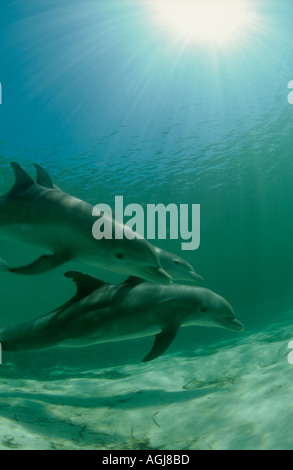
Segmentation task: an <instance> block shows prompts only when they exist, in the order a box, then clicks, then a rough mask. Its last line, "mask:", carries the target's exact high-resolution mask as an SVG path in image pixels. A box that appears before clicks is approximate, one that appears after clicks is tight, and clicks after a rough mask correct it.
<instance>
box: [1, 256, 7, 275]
mask: <svg viewBox="0 0 293 470" xmlns="http://www.w3.org/2000/svg"><path fill="white" fill-rule="evenodd" d="M8 270H9V268H8V264H7V263H6V261H4V260H3V259H1V258H0V273H3V272H6V271H8Z"/></svg>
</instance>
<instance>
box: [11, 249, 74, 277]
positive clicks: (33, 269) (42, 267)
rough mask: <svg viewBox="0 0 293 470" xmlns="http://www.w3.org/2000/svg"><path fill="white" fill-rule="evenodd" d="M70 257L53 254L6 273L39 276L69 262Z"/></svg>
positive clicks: (63, 254)
mask: <svg viewBox="0 0 293 470" xmlns="http://www.w3.org/2000/svg"><path fill="white" fill-rule="evenodd" d="M70 258H71V257H70V256H69V255H67V254H65V253H55V254H54V255H44V256H41V257H40V258H39V259H37V260H36V261H34V262H33V263H31V264H29V265H27V266H22V267H20V268H9V269H8V271H9V272H11V273H14V274H28V275H34V274H41V273H44V272H46V271H50V270H51V269H54V268H57V267H58V266H61V265H62V264H64V263H66V262H67V261H69V260H70Z"/></svg>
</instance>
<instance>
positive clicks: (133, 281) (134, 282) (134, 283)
mask: <svg viewBox="0 0 293 470" xmlns="http://www.w3.org/2000/svg"><path fill="white" fill-rule="evenodd" d="M143 282H147V281H146V280H145V279H141V278H140V277H135V276H130V277H129V278H128V279H126V281H124V282H123V284H127V285H128V286H133V287H134V286H138V285H139V284H142V283H143Z"/></svg>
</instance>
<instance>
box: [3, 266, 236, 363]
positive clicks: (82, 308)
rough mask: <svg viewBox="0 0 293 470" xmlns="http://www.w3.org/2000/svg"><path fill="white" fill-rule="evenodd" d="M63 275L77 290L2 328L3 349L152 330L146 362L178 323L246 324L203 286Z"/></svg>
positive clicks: (84, 342) (80, 342) (79, 343)
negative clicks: (39, 312) (57, 303)
mask: <svg viewBox="0 0 293 470" xmlns="http://www.w3.org/2000/svg"><path fill="white" fill-rule="evenodd" d="M65 276H66V277H68V278H71V279H73V280H74V282H75V283H76V285H77V293H76V295H75V296H74V297H73V298H72V299H71V300H69V301H68V302H66V303H65V304H64V305H63V306H62V307H60V308H59V309H57V310H55V311H53V312H51V313H49V314H47V315H45V316H42V317H40V318H38V319H36V320H33V321H30V322H28V323H24V324H21V325H19V326H13V327H8V328H3V329H1V330H0V342H1V344H2V349H3V351H25V350H26V351H33V350H40V349H48V348H52V347H56V346H71V347H84V346H90V345H93V344H98V343H106V342H112V341H121V340H129V339H132V338H142V337H147V336H153V335H154V336H155V341H154V345H153V347H152V349H151V351H150V353H149V354H148V355H147V356H146V357H145V358H144V359H143V362H148V361H152V360H153V359H155V358H157V357H159V356H161V355H162V354H163V353H164V352H165V351H166V350H167V348H168V347H169V345H170V344H171V343H172V341H173V340H174V338H175V336H176V334H177V332H178V330H179V328H180V327H181V326H183V327H185V326H192V325H200V326H208V327H218V328H225V329H228V330H233V331H239V332H240V331H243V329H244V327H243V325H242V324H241V323H240V322H239V321H238V320H237V319H236V318H235V314H234V311H233V308H232V307H231V305H230V304H229V303H228V302H227V301H226V300H225V299H224V298H223V297H220V296H219V295H217V294H215V293H214V292H212V291H210V290H208V289H205V288H202V287H197V286H190V285H189V286H187V285H180V284H173V285H171V286H162V285H157V284H152V283H148V282H145V281H143V280H141V279H138V278H134V277H130V278H129V279H128V280H127V281H126V282H125V283H123V284H119V285H111V284H107V283H105V282H103V281H100V280H98V279H95V278H94V277H92V276H89V275H84V274H81V273H79V272H75V271H72V272H68V273H66V274H65Z"/></svg>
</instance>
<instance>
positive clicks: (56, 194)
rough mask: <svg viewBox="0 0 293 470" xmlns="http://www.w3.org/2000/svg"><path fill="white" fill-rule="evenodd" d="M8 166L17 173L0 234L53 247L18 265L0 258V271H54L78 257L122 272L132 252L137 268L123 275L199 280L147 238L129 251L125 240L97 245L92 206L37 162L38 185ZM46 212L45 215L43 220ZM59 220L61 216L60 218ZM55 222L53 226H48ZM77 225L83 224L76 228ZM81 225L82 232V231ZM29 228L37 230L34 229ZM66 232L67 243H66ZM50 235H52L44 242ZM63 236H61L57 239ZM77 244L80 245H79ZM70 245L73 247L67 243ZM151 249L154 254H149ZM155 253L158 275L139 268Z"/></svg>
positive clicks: (2, 203) (1, 206)
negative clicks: (91, 227) (66, 189)
mask: <svg viewBox="0 0 293 470" xmlns="http://www.w3.org/2000/svg"><path fill="white" fill-rule="evenodd" d="M12 166H13V168H14V171H15V175H16V183H15V186H14V188H12V190H11V191H10V192H9V193H8V194H7V195H5V196H2V197H1V198H0V234H2V235H5V233H7V234H8V235H9V236H10V237H16V238H18V239H20V240H22V241H25V242H28V243H31V244H34V245H41V246H44V247H49V248H51V249H52V251H54V254H53V255H44V256H42V257H41V258H39V259H38V260H37V261H35V262H34V263H32V264H30V265H28V266H25V267H21V268H8V265H7V263H5V262H4V261H3V260H1V259H0V271H5V270H6V271H7V270H9V271H11V272H14V273H16V274H37V273H41V272H45V271H48V270H50V269H53V268H55V267H57V266H59V265H61V264H63V263H65V262H66V261H69V260H71V259H79V260H80V261H84V262H86V263H88V264H92V265H96V266H99V267H100V268H103V269H108V270H112V269H113V270H114V271H115V270H116V272H121V267H122V268H123V269H124V270H125V265H124V264H123V261H126V263H127V264H130V265H131V261H132V260H131V257H132V256H134V261H133V264H134V266H135V269H134V266H131V268H129V267H127V268H126V272H124V271H123V272H122V274H125V273H126V274H127V275H129V274H132V275H136V276H140V277H142V278H143V279H147V280H151V281H155V278H154V275H155V276H156V277H157V278H158V277H159V278H160V279H159V280H158V282H161V283H162V284H163V283H168V282H170V280H167V281H166V279H164V280H163V279H162V278H163V277H164V276H165V277H166V273H168V275H169V276H171V278H172V279H173V281H202V280H203V278H202V277H201V276H200V275H198V274H197V273H196V272H195V270H194V268H193V267H192V266H191V265H190V264H189V263H188V262H187V261H185V260H184V259H182V258H180V257H179V256H178V255H175V254H173V253H170V252H168V251H165V250H163V249H161V248H157V247H155V246H153V245H151V244H150V243H148V242H146V243H145V244H144V243H143V242H142V243H132V244H131V250H130V245H129V244H128V243H127V240H125V241H124V244H122V243H119V240H118V241H117V243H116V244H115V247H114V246H113V244H112V246H110V245H111V244H110V243H109V241H107V240H106V241H105V240H104V243H100V242H101V241H99V243H100V245H99V247H97V243H98V241H96V240H93V236H92V232H91V230H89V224H90V223H91V224H92V223H93V217H92V209H93V207H92V206H91V205H90V204H87V203H85V202H83V201H80V200H78V199H76V198H74V197H72V196H69V195H68V194H66V193H64V192H63V191H62V190H61V189H60V188H59V187H58V186H56V185H55V184H54V183H53V181H52V178H51V176H50V175H49V174H48V172H47V171H46V170H45V169H44V168H42V167H41V166H40V165H38V164H35V168H36V171H37V181H36V182H37V184H35V183H34V182H33V181H32V179H31V178H30V177H29V176H28V175H27V173H26V172H25V171H24V170H23V169H22V168H21V167H20V166H19V165H18V164H16V163H12ZM45 211H46V212H45ZM47 211H49V213H48V217H47V218H46V213H47ZM28 214H29V215H28ZM40 214H41V218H40ZM62 218H63V220H61V219H62ZM38 220H39V223H38ZM54 223H55V228H54V227H53V226H52V224H54ZM79 223H80V224H81V226H80V227H78V228H77V225H78V224H79ZM82 227H83V234H81V229H82ZM33 231H35V233H32V232H33ZM69 232H70V242H69V244H68V240H67V237H68V234H69ZM50 234H51V239H50V240H48V236H50ZM63 235H64V237H63V239H62V240H60V237H62V236H63ZM74 237H75V239H74ZM107 242H108V243H107ZM81 243H83V244H84V246H83V247H82V246H81ZM70 244H71V245H75V246H71V247H70ZM126 244H127V245H128V247H127V250H126V256H125V259H123V256H124V253H123V249H124V248H125V246H126ZM121 245H123V249H122V251H121V250H119V247H120V246H121ZM144 245H146V246H144ZM137 246H138V247H139V248H137ZM100 247H101V248H100ZM103 248H104V249H105V250H106V249H107V250H109V251H108V253H107V255H106V257H105V256H103V255H102V254H101V253H100V251H101V250H102V249H103ZM114 248H115V249H116V248H117V249H116V256H117V257H118V260H117V259H116V260H114V262H113V259H112V258H113V256H112V255H113V250H114ZM129 250H130V251H131V252H129ZM136 250H137V251H136ZM153 250H154V251H155V253H150V251H153ZM147 251H148V253H147ZM143 252H144V253H145V259H144V260H143V259H141V258H142V254H143ZM104 255H105V253H104ZM114 255H115V250H114ZM154 255H155V256H156V257H157V258H158V259H157V260H156V262H158V261H159V264H160V266H161V268H162V269H163V271H165V273H162V271H161V270H160V269H159V272H158V271H157V268H155V269H151V271H152V272H151V273H149V272H148V273H147V274H146V273H145V272H142V271H146V270H147V271H149V266H147V262H148V260H149V258H150V257H151V258H154ZM128 258H129V259H128ZM139 260H140V261H141V262H140V266H139V269H137V262H138V261H139ZM152 264H153V260H152ZM129 269H130V271H131V272H129Z"/></svg>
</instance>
